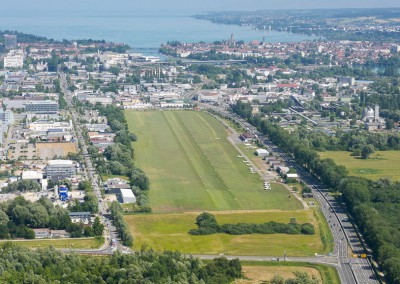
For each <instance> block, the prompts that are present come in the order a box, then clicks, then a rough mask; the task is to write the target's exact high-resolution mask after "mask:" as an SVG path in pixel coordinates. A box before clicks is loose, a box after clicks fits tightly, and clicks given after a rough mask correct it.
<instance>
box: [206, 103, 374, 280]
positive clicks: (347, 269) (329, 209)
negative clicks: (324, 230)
mask: <svg viewBox="0 0 400 284" xmlns="http://www.w3.org/2000/svg"><path fill="white" fill-rule="evenodd" d="M199 105H200V106H201V107H203V108H210V109H212V110H214V111H216V112H218V113H220V114H221V115H223V116H226V117H229V118H231V119H234V120H235V121H236V122H238V123H239V124H240V125H241V126H242V127H243V129H246V131H248V132H250V133H252V134H254V135H256V136H257V137H258V138H259V139H261V140H262V141H264V144H265V147H266V148H267V150H268V151H269V152H270V153H272V154H273V155H275V156H279V157H280V158H281V159H282V160H284V161H285V163H286V164H287V165H288V166H290V167H292V168H294V169H296V171H297V174H298V175H299V177H300V179H301V180H302V181H303V182H304V183H305V184H306V185H307V186H308V187H309V188H311V190H312V193H313V195H314V197H315V199H316V200H317V201H318V203H319V204H320V205H321V211H322V213H323V215H324V216H325V218H326V220H327V222H328V224H329V226H330V229H331V231H332V235H333V238H334V251H333V252H332V253H331V256H333V257H335V258H336V259H337V262H338V264H339V266H338V267H337V269H338V272H339V275H340V279H341V281H342V283H360V284H364V283H365V284H369V283H371V284H372V283H378V281H377V280H376V279H375V275H374V272H373V270H372V267H371V264H370V263H369V261H368V260H367V259H361V258H353V257H349V254H350V250H349V248H350V249H351V250H352V251H353V253H354V254H365V253H367V252H366V250H365V249H364V247H363V245H362V243H361V240H360V238H359V237H358V235H357V233H356V230H355V228H354V226H353V224H352V223H351V222H350V221H349V220H350V219H349V216H347V214H346V213H345V211H344V210H343V208H342V206H341V204H340V203H339V202H338V201H337V200H336V199H335V198H334V197H332V196H330V195H329V194H328V190H327V189H326V188H325V187H324V186H323V184H321V183H320V182H319V181H318V180H317V179H316V178H315V177H314V176H312V175H311V174H310V173H309V172H307V171H306V170H304V169H303V168H302V167H300V166H299V165H297V164H296V163H295V162H294V161H293V160H292V159H291V157H289V156H288V155H286V153H284V152H283V151H282V150H281V149H280V148H279V147H277V146H276V145H273V144H272V143H271V142H269V141H268V140H265V137H263V136H262V134H261V133H259V132H258V131H257V129H256V128H255V127H254V126H252V125H251V124H249V123H248V122H247V121H245V120H243V119H242V118H240V117H239V116H237V115H235V114H232V113H231V112H229V111H227V110H225V109H224V108H222V107H216V106H212V105H208V104H203V103H199ZM315 261H317V262H319V260H318V258H317V259H315ZM320 263H323V261H322V260H321V262H320Z"/></svg>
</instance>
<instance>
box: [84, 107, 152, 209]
mask: <svg viewBox="0 0 400 284" xmlns="http://www.w3.org/2000/svg"><path fill="white" fill-rule="evenodd" d="M95 108H96V109H97V110H99V112H100V115H103V116H106V117H107V121H108V124H109V126H110V128H111V130H112V131H113V132H114V133H115V134H116V136H115V144H114V145H112V146H108V147H107V148H106V149H105V151H104V153H103V154H99V153H98V149H97V148H96V147H93V146H92V147H90V148H89V153H90V154H91V156H92V158H93V160H94V163H95V165H96V168H97V170H98V171H99V172H100V173H101V174H115V175H125V176H127V177H128V178H129V181H130V185H131V186H132V191H133V192H134V194H135V196H136V199H137V204H136V208H135V211H137V212H151V208H150V207H149V201H148V191H149V189H150V181H149V179H148V177H147V176H146V174H145V173H144V172H143V170H141V169H140V168H137V167H135V166H134V149H133V146H132V142H134V141H136V140H137V137H136V135H135V134H134V133H129V130H128V123H127V121H126V119H125V115H124V111H123V110H122V109H121V108H119V107H117V106H114V105H109V106H106V107H104V106H101V105H96V106H95ZM104 157H106V161H105V160H104Z"/></svg>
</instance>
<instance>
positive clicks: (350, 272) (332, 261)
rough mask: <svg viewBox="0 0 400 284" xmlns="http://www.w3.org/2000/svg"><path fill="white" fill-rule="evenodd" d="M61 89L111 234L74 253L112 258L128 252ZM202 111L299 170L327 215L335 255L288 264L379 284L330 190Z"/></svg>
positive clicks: (282, 155) (287, 159) (218, 109)
mask: <svg viewBox="0 0 400 284" xmlns="http://www.w3.org/2000/svg"><path fill="white" fill-rule="evenodd" d="M61 86H62V89H63V92H64V94H65V100H66V101H67V104H68V106H69V110H70V113H71V116H72V119H73V122H74V125H75V131H76V133H75V136H76V137H77V138H78V140H79V142H80V144H81V145H82V153H83V155H84V159H85V163H86V173H87V177H88V178H89V179H90V180H91V181H92V183H93V188H94V191H95V193H96V195H97V197H98V200H99V212H100V214H101V215H102V218H103V222H104V223H105V224H106V228H107V230H108V232H109V236H108V238H109V239H108V240H107V243H106V244H107V246H106V247H105V248H102V249H99V250H74V251H76V252H78V253H88V254H112V253H113V251H114V250H115V249H119V250H123V251H126V252H129V251H127V250H126V248H124V247H123V246H122V245H121V244H120V243H118V242H117V239H118V238H117V235H116V233H115V232H116V229H115V227H113V225H112V222H111V221H110V220H109V219H108V217H107V216H108V215H107V209H108V208H107V205H106V203H105V202H102V200H103V199H102V196H101V191H100V187H99V184H98V180H99V176H98V175H97V174H96V171H95V169H94V168H93V166H92V162H91V160H90V158H89V155H88V151H87V145H86V141H85V139H84V138H83V136H82V128H81V126H80V125H79V124H78V123H77V120H76V118H77V117H78V113H77V112H76V110H75V109H74V108H73V105H72V95H71V93H70V92H69V91H68V90H67V82H66V78H65V75H61ZM200 106H201V107H204V108H211V109H213V110H214V111H216V112H218V113H220V114H221V115H223V116H226V117H229V118H231V119H233V120H235V121H236V122H238V123H239V124H240V125H241V126H242V127H243V128H244V129H246V130H247V131H249V132H252V133H253V134H255V135H257V137H259V138H260V139H261V140H263V141H264V144H265V147H266V148H267V149H268V150H269V151H270V153H273V154H274V155H276V156H279V157H280V158H281V159H282V160H284V161H285V163H286V164H287V165H288V166H290V167H292V168H294V169H296V170H297V173H298V175H299V177H300V178H301V179H302V181H303V182H304V183H305V184H306V185H307V186H308V187H310V188H311V190H312V192H313V194H314V197H315V198H316V200H318V202H319V204H320V208H321V211H322V213H323V214H324V216H325V218H326V220H327V222H328V224H329V226H330V229H331V231H332V235H333V238H334V251H333V252H331V253H330V255H329V256H316V257H312V258H287V259H286V260H287V261H307V262H315V263H322V264H328V265H334V266H335V267H336V268H337V270H338V272H339V275H340V279H341V282H342V283H349V284H351V283H360V284H361V283H362V284H364V283H365V284H369V283H371V284H372V283H378V282H377V280H375V276H374V273H373V270H372V267H371V265H370V263H369V262H368V260H367V259H361V258H353V257H351V255H352V254H353V253H354V254H364V253H366V252H365V249H364V246H363V245H362V243H361V240H360V239H359V237H358V235H357V233H356V231H355V229H354V227H353V225H352V223H351V222H350V220H349V217H348V216H347V214H346V213H345V212H344V210H343V208H342V206H341V204H340V203H339V202H338V201H337V200H336V199H335V198H334V197H332V196H331V195H329V194H328V190H327V189H326V188H325V187H324V186H323V185H322V184H321V183H320V182H319V181H318V180H317V179H316V178H315V177H314V176H312V175H311V174H310V173H308V172H307V171H305V170H304V169H303V168H302V167H300V166H299V165H297V164H296V163H295V162H294V161H293V160H292V159H291V158H290V157H289V156H288V155H286V153H284V152H283V151H282V150H281V149H280V148H279V147H277V146H276V145H273V144H272V143H271V142H269V141H268V140H266V139H265V137H262V135H261V133H259V132H258V131H257V129H256V128H255V127H253V126H252V125H250V124H249V123H248V122H246V121H244V120H243V119H241V118H240V117H238V116H236V115H234V114H232V113H230V112H229V111H227V110H225V109H223V108H221V107H215V106H211V105H208V104H200ZM112 239H115V241H116V244H115V245H114V246H113V247H111V246H110V245H108V244H109V241H110V240H112ZM198 257H200V258H202V259H209V258H214V257H217V256H215V255H198ZM227 257H229V258H239V259H241V260H260V261H261V260H273V259H272V258H271V257H254V256H227Z"/></svg>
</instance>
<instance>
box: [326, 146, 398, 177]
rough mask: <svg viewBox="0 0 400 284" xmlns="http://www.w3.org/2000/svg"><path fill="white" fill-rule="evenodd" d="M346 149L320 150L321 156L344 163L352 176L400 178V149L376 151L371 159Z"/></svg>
mask: <svg viewBox="0 0 400 284" xmlns="http://www.w3.org/2000/svg"><path fill="white" fill-rule="evenodd" d="M350 154H351V153H350V152H346V151H327V152H320V153H319V155H320V157H321V158H331V159H333V160H334V161H335V163H336V164H338V165H343V166H345V167H346V168H347V170H348V171H349V175H351V176H359V177H365V178H368V179H372V180H377V179H379V178H387V177H388V178H391V179H392V180H394V181H399V180H400V163H399V162H398V161H399V160H400V151H376V152H375V153H374V154H372V155H371V157H370V158H369V159H365V160H364V159H361V158H360V157H353V156H351V155H350Z"/></svg>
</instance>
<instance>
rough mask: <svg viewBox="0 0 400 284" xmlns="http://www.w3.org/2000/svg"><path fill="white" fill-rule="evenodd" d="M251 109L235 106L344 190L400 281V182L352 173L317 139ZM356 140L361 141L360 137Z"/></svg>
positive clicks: (388, 270) (377, 252)
mask: <svg viewBox="0 0 400 284" xmlns="http://www.w3.org/2000/svg"><path fill="white" fill-rule="evenodd" d="M250 109H251V105H250V104H244V103H241V102H238V103H237V104H236V105H235V106H233V108H232V110H233V111H234V112H235V113H237V114H238V115H240V116H241V117H243V118H245V119H246V120H248V121H249V123H251V124H252V125H255V126H256V127H257V128H258V130H259V131H260V132H261V133H263V134H264V135H267V136H268V137H269V139H270V140H271V141H272V142H273V143H274V144H275V145H277V146H279V147H280V148H281V149H282V150H283V151H285V152H286V153H287V154H288V155H289V156H291V157H292V158H293V159H295V160H296V161H297V163H298V164H299V165H301V166H303V167H304V168H305V169H307V170H308V171H309V172H310V173H312V174H313V175H315V176H316V177H317V178H318V179H319V180H320V181H321V182H322V183H324V184H325V185H326V186H327V187H328V188H330V189H331V190H332V191H336V192H340V193H341V195H342V199H343V201H344V202H345V203H346V205H347V208H348V210H349V212H350V213H351V215H352V216H353V217H354V221H355V223H356V224H357V225H358V226H359V228H360V230H361V232H362V233H363V235H364V237H365V239H366V241H367V242H368V244H369V246H370V247H371V248H372V249H373V254H374V257H375V258H376V259H377V260H378V263H379V264H380V265H381V267H382V269H383V272H384V273H385V274H386V279H387V280H388V282H389V283H399V281H400V233H399V225H400V222H399V221H398V216H399V214H400V183H399V182H391V181H390V180H387V179H383V180H379V181H376V182H374V181H371V180H368V179H364V178H359V177H351V176H348V172H347V170H346V168H345V167H344V166H338V165H336V164H335V162H334V161H333V160H332V159H321V158H320V157H319V155H318V152H317V150H316V147H315V146H314V144H313V143H310V141H307V139H303V138H302V136H301V135H298V134H296V133H289V132H287V131H285V130H284V129H282V128H281V127H280V126H279V125H277V124H274V123H271V122H269V121H267V120H262V119H261V118H260V117H259V116H257V115H252V114H251V112H249V110H250ZM353 134H354V133H353ZM353 134H347V135H344V137H353V136H352V135H353ZM356 135H357V136H356V137H359V138H360V139H364V140H365V139H366V138H365V137H374V138H377V137H381V136H379V134H378V136H369V133H362V134H361V133H357V132H356ZM353 138H354V137H353ZM338 141H340V140H338ZM353 141H357V139H356V140H353ZM366 141H370V140H366ZM371 141H372V140H371ZM371 141H370V142H369V143H371ZM378 141H379V139H378ZM381 141H383V142H382V145H385V141H387V140H385V139H382V140H381ZM376 143H377V142H376ZM375 145H380V144H379V143H377V144H375Z"/></svg>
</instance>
